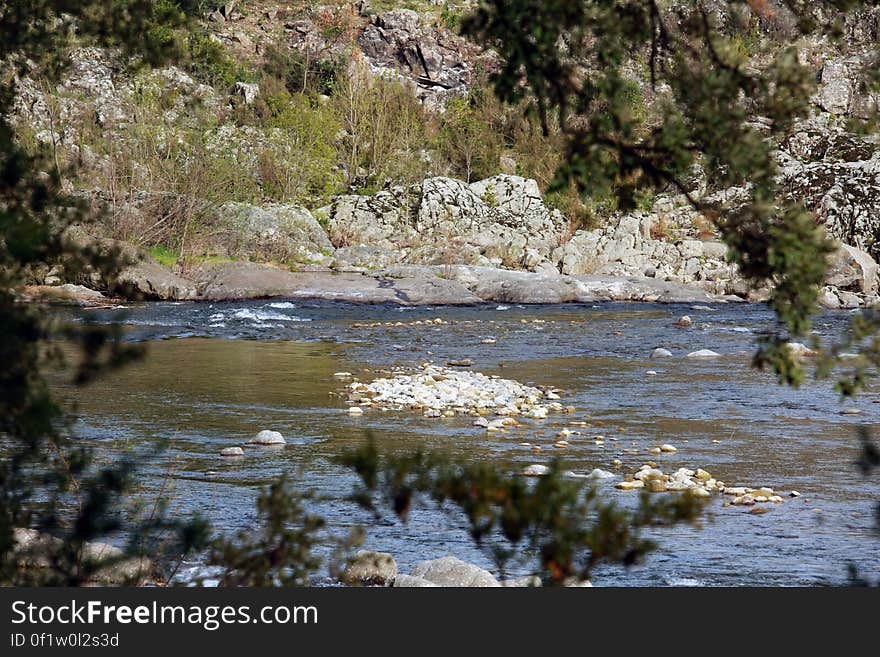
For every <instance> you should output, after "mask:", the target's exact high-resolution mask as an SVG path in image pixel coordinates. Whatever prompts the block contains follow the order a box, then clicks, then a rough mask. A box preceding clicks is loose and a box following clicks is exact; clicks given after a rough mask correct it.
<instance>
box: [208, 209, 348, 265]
mask: <svg viewBox="0 0 880 657" xmlns="http://www.w3.org/2000/svg"><path fill="white" fill-rule="evenodd" d="M217 215H218V221H219V223H220V225H221V226H222V228H223V229H225V239H224V240H223V244H224V246H225V248H226V255H228V256H229V257H233V258H237V257H247V258H254V259H257V260H274V261H280V262H291V261H294V262H322V261H324V260H325V259H327V257H328V256H329V255H331V254H332V253H333V245H332V244H331V243H330V240H329V239H328V238H327V235H326V233H324V229H323V228H321V225H320V224H319V223H318V222H317V220H316V219H315V218H314V217H313V216H312V213H311V212H309V211H308V210H306V209H305V208H303V207H301V206H298V205H293V204H287V205H267V206H264V207H257V206H254V205H247V204H245V203H225V204H224V205H222V206H221V207H220V208H219V209H218V211H217Z"/></svg>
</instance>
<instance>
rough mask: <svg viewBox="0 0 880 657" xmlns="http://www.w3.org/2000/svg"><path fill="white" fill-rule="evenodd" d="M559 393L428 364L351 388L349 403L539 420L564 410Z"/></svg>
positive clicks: (426, 413) (351, 386)
mask: <svg viewBox="0 0 880 657" xmlns="http://www.w3.org/2000/svg"><path fill="white" fill-rule="evenodd" d="M559 392H561V391H558V390H557V391H553V390H548V391H546V392H545V391H543V390H541V389H539V388H535V387H532V386H527V385H523V384H521V383H519V382H517V381H512V380H510V379H502V378H500V377H497V376H489V375H486V374H483V373H481V372H471V371H466V370H465V371H462V370H453V369H449V368H444V367H439V366H437V365H425V366H423V367H421V368H419V369H417V370H415V371H412V370H410V371H402V372H400V373H397V374H395V375H394V376H392V377H390V378H382V379H376V380H374V381H372V382H371V383H362V382H354V383H351V384H350V385H349V386H348V396H349V400H350V401H352V402H355V403H358V404H367V405H370V406H374V407H378V408H389V409H401V408H409V409H413V410H421V411H423V412H424V413H425V415H427V416H429V417H431V416H433V417H436V416H438V414H441V413H442V414H449V413H451V414H457V415H464V414H468V415H486V414H489V413H494V414H495V415H502V416H511V415H527V416H529V417H532V418H536V419H541V418H545V417H547V413H548V412H549V411H557V412H561V411H564V410H565V409H564V407H563V405H562V404H561V403H559V402H558V401H554V400H556V399H559V394H558V393H559Z"/></svg>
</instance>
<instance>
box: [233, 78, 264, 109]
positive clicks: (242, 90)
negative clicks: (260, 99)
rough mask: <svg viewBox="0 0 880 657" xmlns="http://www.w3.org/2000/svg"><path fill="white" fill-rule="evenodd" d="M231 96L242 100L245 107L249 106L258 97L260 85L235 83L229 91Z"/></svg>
mask: <svg viewBox="0 0 880 657" xmlns="http://www.w3.org/2000/svg"><path fill="white" fill-rule="evenodd" d="M230 91H231V93H232V95H233V96H237V97H239V98H241V99H242V101H243V102H244V104H245V105H251V104H252V103H253V102H254V101H255V100H256V99H257V96H259V95H260V85H258V84H253V83H248V82H236V83H235V84H234V85H232V89H231V90H230Z"/></svg>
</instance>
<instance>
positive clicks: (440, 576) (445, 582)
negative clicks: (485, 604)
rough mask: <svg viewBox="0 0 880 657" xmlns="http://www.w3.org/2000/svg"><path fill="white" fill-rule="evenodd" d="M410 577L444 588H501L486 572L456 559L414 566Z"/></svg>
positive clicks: (443, 558) (436, 560)
mask: <svg viewBox="0 0 880 657" xmlns="http://www.w3.org/2000/svg"><path fill="white" fill-rule="evenodd" d="M411 575H412V576H413V577H419V578H421V579H424V580H427V581H429V582H432V583H433V584H435V585H437V586H446V587H495V586H501V585H500V584H499V583H498V580H497V579H495V577H494V576H493V575H492V573H490V572H489V571H488V570H483V569H482V568H480V567H479V566H474V565H473V564H469V563H467V562H466V561H462V560H461V559H458V558H457V557H441V558H440V559H431V560H430V561H422V562H420V563H418V564H416V565H415V567H414V568H413V570H412V573H411Z"/></svg>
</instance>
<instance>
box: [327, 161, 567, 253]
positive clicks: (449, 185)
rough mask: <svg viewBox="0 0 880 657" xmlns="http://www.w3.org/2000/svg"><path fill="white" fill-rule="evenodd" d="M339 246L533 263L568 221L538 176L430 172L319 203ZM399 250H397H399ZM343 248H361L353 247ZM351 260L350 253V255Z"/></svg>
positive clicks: (551, 243)
mask: <svg viewBox="0 0 880 657" xmlns="http://www.w3.org/2000/svg"><path fill="white" fill-rule="evenodd" d="M317 214H318V215H319V216H321V217H326V222H327V226H328V230H329V234H330V239H331V241H332V242H333V243H334V244H336V246H337V247H340V248H342V247H368V248H372V249H384V250H385V251H384V252H378V253H377V254H376V255H380V256H381V258H380V259H381V260H383V261H384V262H407V263H414V264H443V263H465V264H485V265H493V264H495V265H501V264H504V265H507V266H510V267H517V268H519V267H521V266H526V267H527V268H531V269H534V268H535V267H537V266H538V265H539V264H540V263H541V262H545V261H547V259H548V258H549V256H550V253H551V251H552V249H553V248H555V246H556V245H557V244H558V243H559V240H560V239H561V236H562V235H563V233H564V231H565V229H566V226H567V222H566V220H565V218H564V217H563V216H562V214H561V213H560V212H559V211H558V210H553V209H550V208H549V207H547V206H546V205H545V204H544V202H543V200H542V198H541V194H540V192H539V190H538V186H537V183H535V181H534V180H528V179H525V178H520V177H518V176H511V175H506V174H501V175H498V176H494V177H492V178H489V179H487V180H482V181H480V182H477V183H473V184H471V185H468V184H467V183H465V182H462V181H460V180H455V179H452V178H443V177H436V178H427V179H426V180H425V181H424V182H423V183H422V184H421V185H415V186H411V187H408V188H403V187H396V188H392V189H390V190H386V191H381V192H379V193H377V194H375V195H373V196H340V197H337V198H336V199H334V201H333V203H332V204H331V205H330V206H328V207H326V208H322V209H321V210H318V211H317ZM395 251H396V252H397V253H396V254H394V253H393V252H395ZM341 255H349V256H350V257H351V256H355V257H356V258H357V261H356V262H355V263H352V262H348V263H345V264H361V263H362V262H363V259H362V258H359V257H357V256H359V255H361V254H358V253H352V252H350V251H348V252H343V254H341ZM343 262H344V261H343Z"/></svg>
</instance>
